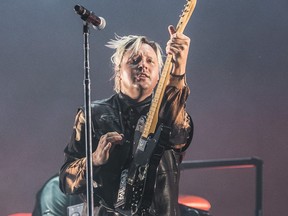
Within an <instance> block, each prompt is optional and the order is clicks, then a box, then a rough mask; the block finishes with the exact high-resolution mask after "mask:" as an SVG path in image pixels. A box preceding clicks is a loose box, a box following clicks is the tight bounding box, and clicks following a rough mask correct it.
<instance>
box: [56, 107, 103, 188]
mask: <svg viewBox="0 0 288 216" xmlns="http://www.w3.org/2000/svg"><path fill="white" fill-rule="evenodd" d="M85 154H86V151H85V118H84V112H83V110H79V111H78V113H77V115H76V118H75V122H74V127H73V133H72V136H71V140H70V142H69V143H68V145H67V146H66V148H65V150H64V155H65V161H64V164H63V166H62V167H61V169H60V173H59V176H60V189H61V190H62V192H64V193H65V194H79V193H85V191H86V155H85ZM93 169H94V170H93V174H94V175H96V174H97V171H98V169H100V168H99V167H93ZM95 179H97V178H94V181H95ZM93 184H94V185H97V182H93Z"/></svg>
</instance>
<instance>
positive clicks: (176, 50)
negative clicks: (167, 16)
mask: <svg viewBox="0 0 288 216" xmlns="http://www.w3.org/2000/svg"><path fill="white" fill-rule="evenodd" d="M168 31H169V34H170V39H169V41H168V42H167V46H166V54H167V55H168V54H170V55H172V58H173V64H174V65H173V68H172V71H171V79H170V83H169V85H175V84H177V86H178V87H179V84H182V85H180V86H184V85H185V82H184V80H185V79H184V76H185V72H186V63H187V58H188V53H189V46H190V38H189V37H187V36H186V35H184V34H183V33H179V32H176V30H175V28H174V27H173V26H172V25H169V26H168ZM182 75H183V76H182ZM179 82H180V83H179Z"/></svg>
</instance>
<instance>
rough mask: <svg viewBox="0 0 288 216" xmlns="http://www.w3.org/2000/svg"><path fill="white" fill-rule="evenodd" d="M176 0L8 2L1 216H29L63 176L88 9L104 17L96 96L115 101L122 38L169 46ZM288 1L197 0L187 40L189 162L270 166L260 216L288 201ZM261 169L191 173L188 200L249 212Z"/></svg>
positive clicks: (219, 215)
mask: <svg viewBox="0 0 288 216" xmlns="http://www.w3.org/2000/svg"><path fill="white" fill-rule="evenodd" d="M184 3H185V1H180V0H157V1H155V0H146V1H135V0H134V1H132V0H121V1H115V0H98V1H96V0H95V1H88V0H83V1H75V0H71V1H63V0H37V1H36V0H34V1H33V0H25V1H23V0H1V4H0V5H1V7H0V16H1V19H0V29H1V34H0V50H1V51H0V62H1V68H0V70H1V79H0V99H1V104H0V110H1V112H0V119H1V124H0V140H1V141H0V142H1V151H0V152H1V156H0V169H1V175H0V182H1V185H0V200H1V201H0V215H3V216H5V215H8V214H10V213H15V212H31V211H32V209H33V206H34V201H35V194H36V192H37V191H38V189H39V188H40V187H41V186H42V184H43V183H44V182H45V181H46V180H47V179H48V178H50V177H51V176H52V175H54V174H55V173H56V172H58V170H59V168H60V166H61V164H62V162H63V149H64V147H65V145H66V143H67V142H68V140H69V137H70V134H71V131H72V126H73V121H74V115H75V113H76V110H77V108H78V107H79V106H81V105H82V104H83V39H82V21H81V20H80V17H79V16H78V15H76V14H75V13H74V11H73V8H74V6H75V5H76V4H81V5H83V6H85V7H87V8H88V9H90V10H93V11H94V12H95V13H96V14H97V15H99V16H103V17H104V18H105V19H106V21H107V27H106V28H105V29H104V30H102V31H95V30H91V34H90V47H91V52H90V64H91V81H92V88H91V90H92V99H100V98H103V97H108V96H110V95H111V94H113V91H112V85H113V82H111V81H109V80H110V78H111V76H112V68H111V64H110V59H109V58H110V56H111V54H112V50H109V49H108V48H106V47H105V46H104V45H105V44H106V42H107V41H108V40H109V39H111V38H113V37H114V34H115V33H117V34H118V35H120V36H122V35H127V34H141V35H142V34H143V35H147V36H148V37H149V38H151V39H153V40H155V41H158V42H159V43H160V44H161V46H162V47H165V45H166V41H167V40H168V38H169V34H168V32H167V26H168V25H169V24H176V23H177V22H178V15H179V14H180V13H181V10H182V8H183V5H184ZM287 11H288V2H287V0H277V1H268V0H242V1H239V0H198V4H197V8H196V10H195V12H194V14H193V16H192V18H191V20H190V22H189V24H188V26H187V28H186V30H185V33H186V34H187V35H188V36H189V37H191V49H190V55H189V63H188V65H187V80H188V83H189V86H190V87H191V95H190V97H189V100H188V102H187V110H188V111H189V113H190V114H191V115H192V117H193V120H194V124H195V135H194V139H193V142H192V145H191V147H190V148H189V150H188V151H187V154H186V158H185V160H207V159H224V158H242V157H252V156H256V157H259V158H261V159H262V160H263V161H264V188H263V193H264V196H263V210H264V215H267V216H272V215H286V214H287V209H286V203H287V200H288V190H287V182H288V178H287V177H288V173H287V167H286V166H287V163H288V159H287V153H288V151H287V150H288V145H287V138H288V123H287V122H288V121H287V120H288V100H287V99H288V90H287V83H288V75H287V68H288V40H287V38H288V14H287ZM254 177H255V173H254V169H240V170H239V169H237V170H233V169H232V170H231V169H229V170H211V169H209V170H189V171H188V170H187V171H184V172H183V173H182V176H181V185H180V192H181V194H189V195H197V196H202V197H204V198H206V199H208V200H209V201H210V202H211V204H212V210H211V212H212V214H213V215H214V216H230V215H233V216H252V215H254V206H255V199H254V197H255V195H254V192H255V183H254V179H255V178H254Z"/></svg>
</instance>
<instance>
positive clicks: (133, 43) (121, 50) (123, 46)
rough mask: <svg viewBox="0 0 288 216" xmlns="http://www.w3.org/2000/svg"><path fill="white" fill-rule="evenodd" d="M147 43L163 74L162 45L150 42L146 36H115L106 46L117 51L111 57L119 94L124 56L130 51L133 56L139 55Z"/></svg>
mask: <svg viewBox="0 0 288 216" xmlns="http://www.w3.org/2000/svg"><path fill="white" fill-rule="evenodd" d="M143 43H145V44H148V45H150V46H151V47H152V48H153V50H154V51H155V53H156V55H157V62H158V65H159V73H160V72H161V68H162V66H163V59H162V53H163V52H162V49H161V47H160V45H159V44H158V43H156V42H154V41H150V40H148V38H147V37H145V36H137V35H128V36H123V37H121V36H118V35H115V39H111V40H110V41H109V42H108V43H107V44H106V46H107V47H109V48H111V49H115V52H114V54H113V55H112V56H111V62H112V64H113V67H114V75H113V77H112V79H114V90H115V91H116V92H117V93H119V92H120V78H119V75H118V72H119V69H120V64H121V62H122V59H123V55H124V54H125V52H126V51H128V50H129V51H130V50H132V52H131V55H134V54H135V53H137V52H138V51H139V49H140V46H141V45H142V44H143Z"/></svg>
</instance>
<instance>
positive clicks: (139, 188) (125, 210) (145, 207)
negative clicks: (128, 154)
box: [114, 0, 197, 215]
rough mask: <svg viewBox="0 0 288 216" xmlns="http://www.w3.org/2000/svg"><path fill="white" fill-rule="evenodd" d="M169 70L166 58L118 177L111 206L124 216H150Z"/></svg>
mask: <svg viewBox="0 0 288 216" xmlns="http://www.w3.org/2000/svg"><path fill="white" fill-rule="evenodd" d="M196 2H197V0H186V4H185V5H184V9H183V11H182V14H181V15H180V19H179V21H178V24H177V26H176V32H179V33H183V31H184V29H185V27H186V25H187V23H188V21H189V19H190V17H191V15H192V13H193V11H194V9H195V6H196ZM171 69H172V55H170V54H169V55H167V57H166V61H165V64H164V67H163V70H162V73H161V77H160V80H159V82H158V86H157V89H156V92H155V95H154V97H153V100H152V103H151V105H150V109H149V112H148V115H147V117H144V116H143V117H141V118H140V119H139V121H138V124H137V127H136V130H135V136H134V144H135V145H136V146H137V147H136V150H135V152H134V155H133V159H132V162H131V164H130V166H129V167H128V168H127V169H124V170H123V171H122V173H121V179H120V186H119V190H118V197H117V201H116V203H115V204H114V207H115V209H116V211H118V212H119V213H121V214H123V215H149V213H148V211H149V208H150V205H151V202H152V197H153V189H154V184H155V179H156V170H157V167H158V165H159V162H160V159H161V157H162V155H163V153H164V150H165V148H166V146H165V143H167V141H168V140H167V139H168V138H169V128H167V127H165V126H164V125H162V124H161V125H160V126H158V128H157V130H156V126H157V124H158V114H159V110H160V106H161V102H162V99H163V95H164V92H165V89H166V86H167V84H168V81H169V78H170V71H171ZM165 141H166V142H165Z"/></svg>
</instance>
